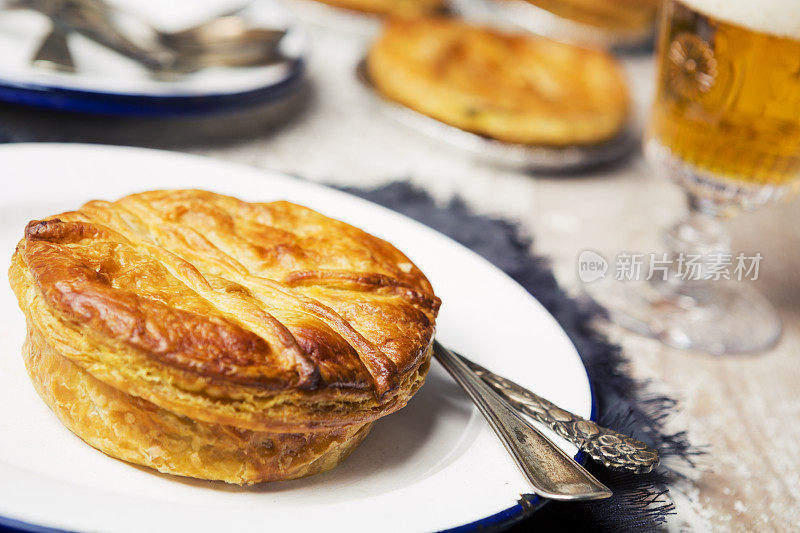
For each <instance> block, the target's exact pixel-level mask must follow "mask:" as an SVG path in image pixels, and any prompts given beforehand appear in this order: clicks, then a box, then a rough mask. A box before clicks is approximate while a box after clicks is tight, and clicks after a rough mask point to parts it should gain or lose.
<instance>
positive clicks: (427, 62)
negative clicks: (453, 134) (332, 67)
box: [367, 18, 630, 146]
mask: <svg viewBox="0 0 800 533" xmlns="http://www.w3.org/2000/svg"><path fill="white" fill-rule="evenodd" d="M367 71H368V74H369V77H370V81H371V83H372V84H373V85H374V86H375V87H376V88H377V89H378V91H379V92H380V93H382V94H383V95H384V96H385V97H387V98H388V99H390V100H394V101H396V102H398V103H400V104H403V105H405V106H407V107H409V108H411V109H413V110H415V111H418V112H420V113H423V114H425V115H428V116H430V117H433V118H435V119H437V120H439V121H441V122H444V123H446V124H449V125H451V126H455V127H457V128H460V129H463V130H466V131H470V132H473V133H477V134H480V135H484V136H486V137H490V138H493V139H497V140H500V141H505V142H509V143H519V144H526V145H554V146H564V145H581V144H596V143H600V142H603V141H606V140H609V139H611V138H613V137H614V136H616V135H617V134H618V133H619V132H620V130H622V128H623V127H624V126H625V124H626V123H627V121H628V114H629V106H630V103H629V100H630V98H629V94H628V86H627V83H626V80H625V76H624V74H623V72H622V68H621V66H620V65H619V64H618V62H617V61H616V60H615V59H614V58H613V57H612V56H611V55H610V54H608V53H606V52H604V51H600V50H592V49H587V48H581V47H577V46H573V45H569V44H564V43H559V42H555V41H551V40H548V39H545V38H541V37H536V36H533V35H530V34H525V35H523V34H513V33H505V32H501V31H498V30H495V29H491V28H488V27H482V26H476V25H472V24H468V23H466V22H462V21H458V20H453V19H446V18H414V19H393V20H390V21H389V22H388V23H387V24H386V26H385V29H384V31H383V34H382V35H381V36H380V37H379V38H378V39H377V41H376V42H375V43H374V45H373V46H372V48H371V50H370V52H369V55H368V57H367Z"/></svg>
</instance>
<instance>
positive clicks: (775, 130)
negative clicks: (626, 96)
mask: <svg viewBox="0 0 800 533" xmlns="http://www.w3.org/2000/svg"><path fill="white" fill-rule="evenodd" d="M659 32H660V34H659V35H660V36H659V45H658V51H657V64H658V71H657V89H656V95H655V101H654V104H653V109H652V118H651V122H650V126H649V131H648V133H647V135H646V138H645V143H644V149H645V154H646V156H647V159H648V161H649V162H650V163H651V165H652V166H653V168H654V169H656V170H657V171H659V172H660V173H663V174H664V175H666V176H667V177H668V178H670V179H672V180H674V181H675V182H677V183H678V184H679V185H680V186H682V187H683V188H684V190H685V191H686V193H687V197H688V206H689V212H688V215H687V216H686V218H685V219H683V220H682V221H680V222H679V223H678V224H677V225H675V226H674V227H673V228H671V229H670V230H669V231H668V232H667V233H666V240H667V244H668V246H669V248H670V254H671V255H670V256H669V259H670V261H666V263H668V264H669V272H668V275H666V276H663V277H661V276H657V277H655V278H654V279H651V280H650V281H649V282H647V283H640V284H638V285H637V284H628V285H625V284H624V283H614V284H606V285H605V286H604V287H598V289H597V290H590V291H589V292H590V294H591V295H592V296H593V297H595V299H596V300H598V301H599V302H600V303H601V304H602V305H604V306H605V307H606V308H607V309H609V312H610V315H611V317H612V319H613V320H614V321H616V322H618V323H620V324H622V325H625V326H627V327H629V328H631V329H634V330H636V331H640V332H642V333H646V334H649V335H652V336H656V337H658V338H660V339H662V340H663V341H665V342H666V343H668V344H671V345H674V346H678V347H681V348H691V349H698V350H702V351H707V352H714V353H735V352H739V353H743V352H754V351H760V350H763V349H766V348H769V347H771V346H773V345H774V344H775V343H776V342H777V340H778V338H779V337H780V332H781V325H780V320H779V318H778V316H777V313H776V312H775V311H774V309H773V308H772V306H771V305H770V304H769V302H768V301H767V300H766V299H765V298H764V297H763V296H761V295H760V294H759V293H758V292H757V291H755V289H753V288H752V286H751V285H750V284H749V283H746V282H743V281H736V280H730V281H726V280H725V277H726V276H720V275H719V274H720V272H723V269H722V268H721V266H722V264H721V263H722V262H723V261H726V262H728V264H731V258H732V256H734V254H731V252H730V245H729V239H728V237H727V234H726V232H725V229H724V227H723V222H724V219H725V218H727V217H731V216H734V215H735V214H737V213H738V212H740V211H741V210H744V209H754V208H758V207H761V206H764V205H766V204H770V203H772V202H778V201H781V200H784V199H787V198H789V197H790V196H791V195H792V194H794V193H795V192H796V191H797V189H798V183H800V3H797V0H762V1H759V2H753V1H752V0H722V1H720V0H666V1H665V2H664V4H663V8H662V14H661V22H660V29H659ZM690 254H691V255H692V256H693V257H697V258H698V261H697V265H696V266H697V267H698V272H699V274H700V275H699V276H695V277H694V278H692V279H686V277H685V276H683V277H681V276H680V275H679V272H677V269H678V268H679V265H680V262H681V261H685V260H686V256H687V255H690ZM729 274H730V272H729ZM727 277H730V275H728V276H727Z"/></svg>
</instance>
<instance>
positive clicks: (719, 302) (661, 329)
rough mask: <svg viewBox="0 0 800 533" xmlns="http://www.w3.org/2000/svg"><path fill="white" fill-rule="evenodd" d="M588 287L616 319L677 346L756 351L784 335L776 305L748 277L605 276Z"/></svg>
mask: <svg viewBox="0 0 800 533" xmlns="http://www.w3.org/2000/svg"><path fill="white" fill-rule="evenodd" d="M585 290H586V292H587V293H588V294H589V296H590V297H591V298H592V299H593V300H594V301H595V302H597V303H598V304H599V305H600V306H602V307H604V308H605V309H606V310H607V311H608V313H609V318H610V319H611V320H612V321H613V322H614V323H616V324H619V325H621V326H623V327H625V328H627V329H630V330H632V331H634V332H636V333H639V334H643V335H647V336H650V337H654V338H657V339H659V340H660V341H662V342H664V343H665V344H668V345H670V346H674V347H676V348H681V349H687V350H698V351H703V352H708V353H712V354H744V353H754V352H761V351H764V350H768V349H770V348H772V347H773V346H775V345H776V344H777V343H778V340H779V339H780V336H781V331H782V326H781V321H780V318H779V317H778V314H777V313H776V311H775V309H774V308H773V307H772V305H771V304H770V303H769V301H767V299H766V298H764V296H762V295H761V294H760V293H759V292H758V291H756V290H755V289H754V288H752V287H751V286H749V285H748V284H747V283H746V282H735V281H708V282H702V281H698V282H689V283H672V282H659V283H650V282H645V281H635V282H634V281H624V282H621V281H616V280H604V281H602V282H599V283H596V284H592V285H587V286H586V287H585Z"/></svg>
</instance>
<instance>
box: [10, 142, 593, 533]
mask: <svg viewBox="0 0 800 533" xmlns="http://www.w3.org/2000/svg"><path fill="white" fill-rule="evenodd" d="M0 178H1V179H2V183H3V188H2V192H0V258H1V259H2V260H0V268H2V269H3V270H5V268H6V267H7V265H8V264H9V259H10V257H11V254H12V252H13V249H14V246H15V244H16V242H17V241H18V240H19V238H20V237H21V235H22V231H23V228H24V227H25V224H26V223H27V222H28V221H29V220H31V219H34V218H37V217H43V216H46V215H51V214H55V213H59V212H62V211H65V210H69V209H73V208H76V207H78V206H80V205H81V204H83V203H84V202H86V201H88V200H90V199H116V198H118V197H120V196H123V195H126V194H128V193H132V192H136V191H143V190H148V189H155V188H188V187H193V188H203V189H208V190H212V191H217V192H221V193H225V194H231V195H235V196H237V197H239V198H242V199H244V200H249V201H270V200H277V199H286V200H289V201H292V202H295V203H300V204H304V205H306V206H309V207H311V208H313V209H316V210H318V211H321V212H322V213H325V214H327V215H330V216H333V217H336V218H339V219H342V220H345V221H347V222H349V223H351V224H354V225H356V226H359V227H361V228H364V229H366V230H367V231H369V232H370V233H373V234H375V235H378V236H380V237H382V238H384V239H387V240H389V241H390V242H392V243H394V244H395V245H396V246H397V247H398V248H400V249H401V250H403V251H404V252H405V253H406V254H407V255H408V256H409V257H410V258H411V259H412V260H413V261H414V262H415V263H416V264H417V265H419V267H420V268H421V269H422V270H423V272H425V274H426V275H427V276H428V277H429V278H430V280H431V282H432V283H433V286H434V289H435V291H436V293H437V294H438V295H439V296H440V297H441V298H442V301H443V305H442V310H441V314H440V318H439V322H438V334H437V336H438V338H439V339H440V340H441V341H442V342H443V343H444V344H445V345H448V346H450V347H452V348H453V349H455V350H457V351H459V352H461V353H463V354H465V355H467V356H468V357H470V358H472V359H474V360H475V361H476V362H478V363H480V364H481V365H484V366H486V367H488V368H490V369H491V370H493V371H495V372H499V373H501V374H504V375H507V376H508V377H510V378H512V379H514V380H515V381H517V382H519V383H520V384H522V385H524V386H526V387H529V388H530V389H532V390H533V391H535V392H536V393H537V394H540V395H542V396H545V397H547V398H549V399H551V400H552V401H554V402H556V403H557V404H559V405H560V406H562V407H564V408H566V409H568V410H570V411H573V412H575V413H577V414H579V415H581V416H584V417H588V416H589V415H590V412H591V392H590V389H589V383H588V380H587V377H586V372H585V370H584V368H583V365H582V364H581V361H580V359H579V357H578V355H577V353H576V351H575V348H574V347H573V345H572V343H571V342H570V341H569V339H568V338H567V336H566V334H565V333H564V332H563V331H562V330H561V328H560V327H559V326H558V324H557V323H556V321H555V320H554V319H553V318H552V317H551V316H550V315H549V314H548V313H547V312H546V311H545V310H544V308H543V307H542V306H541V305H540V304H539V303H538V302H537V301H536V300H535V299H533V298H532V297H531V296H530V295H529V294H528V293H527V292H526V291H525V290H524V289H523V288H522V287H520V286H519V285H517V284H516V283H515V282H514V281H512V280H511V279H510V278H508V277H507V276H506V275H505V274H503V273H502V272H501V271H500V270H498V269H497V268H495V267H494V266H492V265H491V264H489V263H488V262H486V261H485V260H483V259H481V258H480V257H478V256H477V255H476V254H474V253H473V252H471V251H469V250H468V249H466V248H464V247H462V246H460V245H459V244H456V243H455V242H453V241H451V240H449V239H448V238H446V237H444V236H443V235H441V234H439V233H437V232H435V231H433V230H431V229H429V228H427V227H425V226H423V225H421V224H419V223H417V222H415V221H413V220H411V219H408V218H405V217H403V216H401V215H398V214H397V213H394V212H392V211H389V210H387V209H384V208H382V207H379V206H376V205H374V204H371V203H369V202H366V201H364V200H361V199H358V198H355V197H353V196H349V195H347V194H344V193H341V192H338V191H335V190H332V189H329V188H326V187H322V186H320V185H315V184H312V183H307V182H304V181H301V180H298V179H294V178H290V177H287V176H283V175H278V174H274V173H269V172H265V171H262V170H256V169H252V168H248V167H243V166H236V165H232V164H228V163H222V162H218V161H215V160H211V159H205V158H200V157H195V156H189V155H182V154H176V153H170V152H159V151H152V150H143V149H132V148H116V147H100V146H91V145H58V144H20V145H5V146H0ZM24 337H25V321H24V318H23V315H22V313H21V312H20V310H19V308H18V307H17V302H16V299H15V298H14V296H13V294H12V292H11V290H10V288H9V286H8V283H7V282H6V281H5V280H0V517H1V518H0V524H6V525H15V526H17V527H20V525H21V524H23V527H27V528H29V529H30V525H35V526H39V529H41V528H57V529H66V530H74V531H106V532H129V531H130V532H141V531H148V532H157V531H193V532H202V531H237V532H248V531H306V530H310V531H323V530H324V531H326V532H336V531H348V532H362V531H363V532H374V531H435V530H444V529H450V528H456V527H462V526H465V527H466V528H467V529H471V528H474V527H476V525H477V524H475V522H476V521H481V524H483V525H489V524H494V525H497V524H499V523H502V522H507V521H508V520H510V519H513V518H515V517H519V516H521V515H522V508H521V507H520V506H519V505H518V503H517V502H518V500H519V498H520V494H522V493H528V492H530V488H529V486H528V484H527V482H526V481H525V479H524V478H523V476H522V474H520V473H519V472H518V470H517V468H516V466H515V465H514V463H513V461H512V459H511V458H510V457H509V456H508V455H507V454H506V452H505V450H504V449H503V447H502V445H501V444H500V442H499V441H498V440H497V438H496V437H495V436H494V434H493V433H492V431H491V429H490V428H489V426H488V425H487V424H486V423H485V422H484V420H483V419H482V418H481V416H480V414H479V413H478V412H477V410H476V409H474V408H473V407H472V405H471V404H470V402H469V400H468V398H467V397H466V395H465V394H463V393H462V392H461V390H460V389H459V388H458V387H457V386H456V385H455V383H454V382H453V381H452V380H451V379H450V378H449V376H448V375H447V374H446V373H445V372H444V371H443V370H442V369H441V368H440V367H439V366H438V365H437V364H435V363H434V364H433V365H432V367H431V372H430V374H429V377H428V380H427V382H426V384H425V386H424V387H423V388H422V389H421V390H420V392H419V393H418V394H417V395H416V396H415V397H414V399H413V400H412V401H411V402H410V404H409V405H408V407H406V408H405V409H403V410H402V411H400V412H398V413H396V414H394V415H390V416H388V417H386V418H384V419H382V420H381V421H380V422H379V423H377V424H376V425H375V428H374V429H373V431H372V433H371V434H370V435H369V437H368V438H367V439H366V441H365V442H364V443H363V444H362V445H361V447H359V448H358V449H357V450H356V451H355V452H354V453H353V455H352V456H350V458H348V459H347V460H346V461H345V462H344V463H343V464H342V465H340V466H339V467H337V468H335V469H334V470H332V471H330V472H327V473H324V474H321V475H317V476H312V477H309V478H306V479H301V480H296V481H287V482H279V483H271V484H264V485H261V486H256V487H253V488H239V487H235V486H230V485H225V484H222V483H212V482H201V481H195V480H189V479H185V478H179V477H173V476H167V475H161V474H158V473H156V472H155V471H152V470H149V469H146V468H141V467H136V466H132V465H130V464H127V463H124V462H122V461H118V460H116V459H112V458H111V457H108V456H106V455H104V454H103V453H101V452H99V451H97V450H95V449H94V448H92V447H90V446H89V445H87V444H85V443H84V442H83V441H81V440H80V439H79V438H77V437H75V436H74V435H73V434H72V433H70V432H69V431H68V430H67V429H66V428H64V426H62V425H61V423H60V422H59V421H58V420H57V419H56V417H55V416H54V415H53V414H52V413H51V412H50V411H49V409H48V408H47V407H46V406H45V404H44V403H43V402H42V401H41V400H40V399H39V397H38V396H37V395H36V392H35V391H34V389H33V386H32V385H31V384H30V381H29V380H28V376H27V374H26V372H25V368H24V366H23V363H22V357H21V354H20V348H21V346H22V342H23V339H24ZM559 442H560V443H561V441H559ZM561 444H563V445H564V449H565V450H567V451H568V452H569V453H571V454H575V453H576V451H577V450H576V449H575V448H571V447H569V446H567V445H566V444H565V443H561ZM24 524H28V526H24ZM34 529H35V528H34ZM35 530H38V529H35Z"/></svg>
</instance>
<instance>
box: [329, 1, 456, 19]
mask: <svg viewBox="0 0 800 533" xmlns="http://www.w3.org/2000/svg"><path fill="white" fill-rule="evenodd" d="M315 1H317V2H322V3H323V4H328V5H331V6H336V7H341V8H345V9H351V10H353V11H361V12H364V13H373V14H376V15H391V16H409V15H425V14H434V13H442V12H444V11H445V10H446V9H447V0H315Z"/></svg>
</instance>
